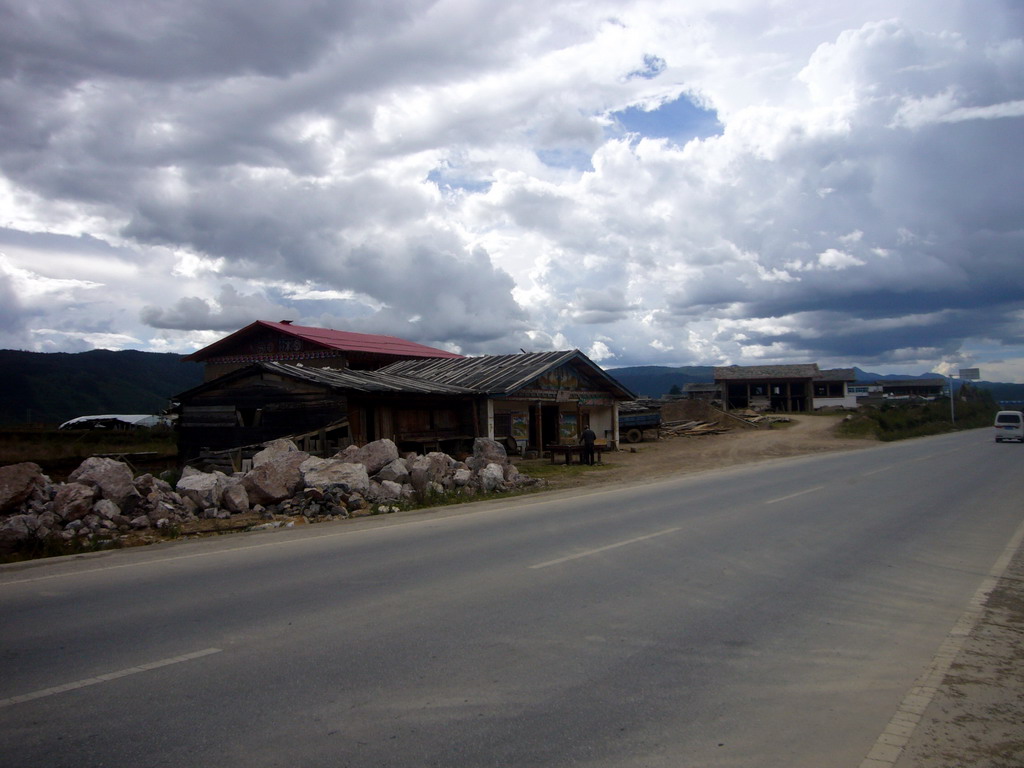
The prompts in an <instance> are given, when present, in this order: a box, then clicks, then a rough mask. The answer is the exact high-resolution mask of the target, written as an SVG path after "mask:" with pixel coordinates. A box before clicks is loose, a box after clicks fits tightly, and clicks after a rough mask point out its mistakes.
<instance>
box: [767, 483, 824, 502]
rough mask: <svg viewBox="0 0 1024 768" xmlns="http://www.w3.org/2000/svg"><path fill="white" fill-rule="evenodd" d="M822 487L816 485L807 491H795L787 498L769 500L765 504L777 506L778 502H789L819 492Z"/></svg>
mask: <svg viewBox="0 0 1024 768" xmlns="http://www.w3.org/2000/svg"><path fill="white" fill-rule="evenodd" d="M824 487H825V486H824V485H816V486H814V487H813V488H808V489H806V490H803V491H797V492H796V493H791V494H789V496H780V497H779V498H777V499H770V500H768V501H766V502H765V504H778V503H779V502H780V501H789V500H790V499H795V498H796V497H797V496H803V495H805V494H808V493H814V492H815V491H820V490H821V489H822V488H824Z"/></svg>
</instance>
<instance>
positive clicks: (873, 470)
mask: <svg viewBox="0 0 1024 768" xmlns="http://www.w3.org/2000/svg"><path fill="white" fill-rule="evenodd" d="M892 468H893V465H891V464H890V465H889V466H887V467H880V468H879V469H872V470H871V471H870V472H861V474H860V476H861V477H871V475H877V474H879V473H881V472H888V471H889V470H891V469H892Z"/></svg>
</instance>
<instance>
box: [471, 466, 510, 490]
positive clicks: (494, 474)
mask: <svg viewBox="0 0 1024 768" xmlns="http://www.w3.org/2000/svg"><path fill="white" fill-rule="evenodd" d="M477 477H478V478H479V482H480V487H481V488H482V489H483V490H485V491H488V492H490V491H495V490H498V489H499V488H501V487H502V486H503V484H504V481H505V472H504V470H503V469H502V468H501V465H500V464H493V463H492V464H488V465H487V466H486V467H484V468H483V469H481V470H480V471H479V472H477Z"/></svg>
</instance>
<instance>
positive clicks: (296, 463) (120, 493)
mask: <svg viewBox="0 0 1024 768" xmlns="http://www.w3.org/2000/svg"><path fill="white" fill-rule="evenodd" d="M540 482H543V481H537V480H534V479H532V478H529V477H527V476H526V475H522V474H520V473H519V471H518V470H517V469H516V467H515V465H514V464H512V462H511V461H509V459H508V456H507V454H506V452H505V449H504V447H503V446H502V445H501V444H500V443H498V442H496V441H494V440H488V439H485V438H478V439H477V440H476V441H475V443H474V445H473V455H472V456H469V457H467V458H466V460H465V461H456V460H455V459H453V458H452V457H451V456H449V455H448V454H445V453H428V454H426V455H416V454H410V455H408V456H405V457H402V456H400V455H399V452H398V448H397V446H396V445H395V444H394V442H392V441H391V440H377V441H375V442H372V443H369V444H367V445H364V446H362V447H356V446H350V447H348V448H346V449H345V450H343V451H341V452H340V453H338V454H336V455H335V456H333V457H332V458H329V459H320V458H316V457H313V456H310V455H309V454H308V453H304V452H302V451H300V450H298V449H297V448H296V446H295V444H294V443H292V442H291V441H290V440H274V441H272V442H270V443H266V444H265V445H264V447H263V450H262V451H260V452H259V453H257V454H256V455H255V456H254V457H253V466H252V469H251V470H249V471H248V472H245V473H241V472H238V473H235V474H233V475H227V474H225V473H223V472H201V471H199V470H196V469H193V468H191V467H186V468H185V470H184V472H182V474H181V477H180V479H179V480H178V481H177V484H176V485H175V486H173V487H172V486H171V485H170V484H169V483H167V482H166V481H164V480H162V479H160V478H157V477H154V476H153V475H149V474H146V475H141V476H140V477H133V475H132V470H131V468H130V467H129V466H128V465H127V464H125V463H123V462H119V461H116V460H114V459H110V458H102V457H92V458H89V459H86V460H85V461H84V462H82V464H81V466H79V467H78V469H76V470H75V471H74V472H72V473H71V475H69V477H68V481H67V482H66V483H53V482H51V481H50V479H49V478H48V477H47V476H46V475H45V474H43V472H42V469H41V468H40V467H39V466H38V465H37V464H33V463H31V462H23V463H21V464H11V465H8V466H5V467H0V553H9V552H12V551H15V550H17V549H18V548H19V547H21V548H25V547H26V545H31V544H33V543H35V542H45V541H47V540H50V539H56V540H60V541H63V542H69V543H70V542H73V541H75V540H84V541H96V540H116V539H118V538H121V537H123V536H125V535H127V534H128V533H130V532H131V531H142V530H147V529H158V530H160V529H165V530H179V529H180V526H182V525H183V524H186V523H190V522H194V521H196V520H199V519H204V518H206V519H210V518H220V519H225V518H231V517H232V516H233V515H241V514H246V513H253V512H255V513H258V514H259V515H260V517H261V518H262V519H265V520H268V521H271V522H269V523H263V524H262V525H263V526H264V527H270V526H273V525H276V524H280V522H281V520H284V519H294V518H296V517H302V518H304V519H305V520H306V521H309V522H316V521H318V520H325V519H334V518H337V517H353V516H358V515H367V514H376V513H379V512H389V511H395V510H397V509H399V508H401V507H402V506H412V505H415V504H416V503H420V502H424V501H427V500H428V499H430V498H432V497H433V498H438V497H442V498H444V497H450V496H475V495H479V494H487V493H493V492H496V491H509V490H516V489H521V488H526V487H529V486H534V485H537V484H539V483H540ZM273 521H277V522H276V523H275V522H273Z"/></svg>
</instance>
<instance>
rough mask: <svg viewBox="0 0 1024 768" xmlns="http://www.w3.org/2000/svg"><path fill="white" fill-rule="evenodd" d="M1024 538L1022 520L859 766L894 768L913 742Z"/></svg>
mask: <svg viewBox="0 0 1024 768" xmlns="http://www.w3.org/2000/svg"><path fill="white" fill-rule="evenodd" d="M1021 542H1024V523H1021V524H1020V525H1019V526H1018V527H1017V530H1016V531H1015V532H1014V534H1013V537H1012V538H1011V539H1010V543H1009V544H1007V545H1006V548H1005V549H1004V550H1003V553H1002V554H1001V555H1000V556H999V559H998V560H996V562H995V565H993V566H992V570H991V571H989V574H988V576H986V577H985V580H984V581H983V582H982V583H981V586H980V587H978V591H977V592H975V593H974V597H972V598H971V600H970V602H969V603H968V605H967V610H966V611H964V614H963V615H962V616H961V617H960V618H959V619H957V622H956V624H954V625H953V628H952V629H951V630H950V631H949V634H948V635H946V639H945V640H943V641H942V644H941V645H940V646H939V650H938V651H936V652H935V656H933V657H932V660H931V663H930V664H929V665H928V666H927V667H926V668H925V671H924V673H922V675H921V676H920V677H919V678H918V679H917V680H916V681H914V685H913V687H912V688H911V689H910V691H908V692H907V695H906V696H905V697H904V698H903V701H902V702H901V703H900V706H899V708H898V709H897V710H896V714H895V715H893V716H892V720H890V721H889V724H888V725H887V726H886V727H885V730H884V731H882V735H881V736H879V737H878V740H877V741H876V742H875V746H874V747H872V749H871V751H870V752H868V756H867V757H866V758H864V760H863V762H861V764H860V768H893V766H894V765H895V764H896V761H898V760H899V759H900V755H902V754H903V748H904V747H906V746H907V744H909V743H910V737H911V736H913V735H914V729H915V728H916V727H917V724H918V723H920V722H921V718H922V717H923V716H924V712H925V710H926V709H927V708H928V705H929V704H931V702H932V699H934V698H935V694H936V693H938V692H939V686H940V685H942V681H943V680H944V679H945V678H946V673H948V672H949V668H950V667H951V666H952V665H953V662H954V661H956V657H957V655H958V654H959V653H960V651H962V650H963V647H964V644H965V643H966V642H967V639H968V638H969V637H970V635H971V632H973V631H974V628H975V626H976V625H977V624H978V621H980V619H981V617H982V615H983V614H984V613H985V602H986V601H987V600H988V596H989V595H990V594H991V592H992V590H993V589H995V588H996V585H997V584H998V583H999V579H1001V578H1002V576H1003V574H1004V573H1006V569H1007V568H1009V567H1010V561H1011V560H1012V559H1013V556H1014V555H1015V554H1016V553H1017V550H1018V549H1019V548H1020V545H1021Z"/></svg>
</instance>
